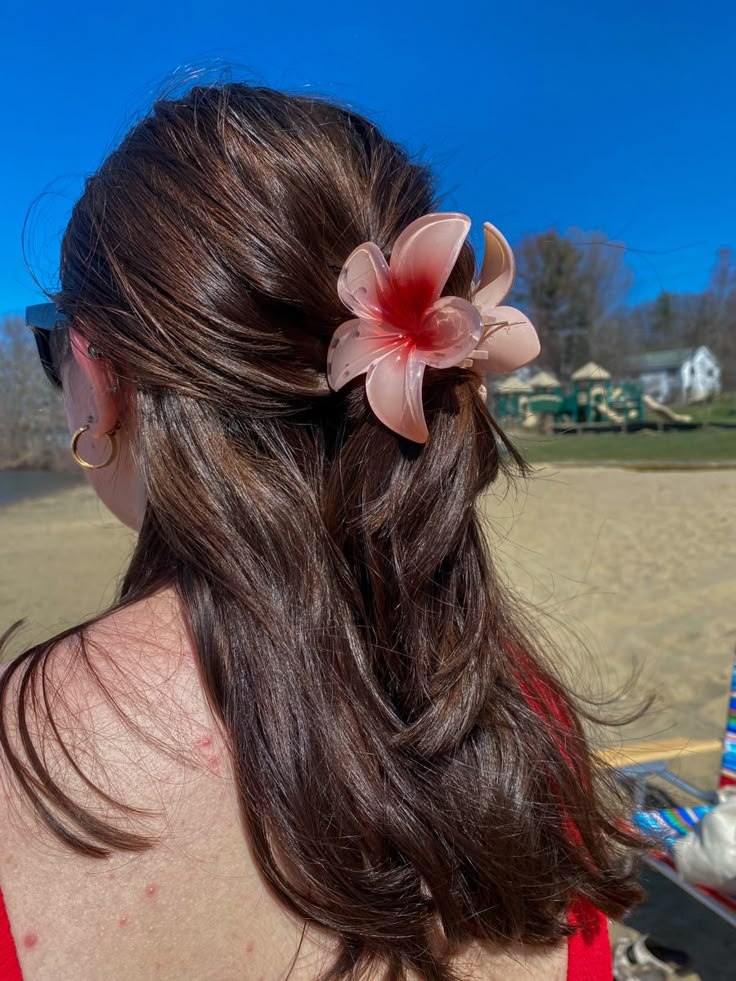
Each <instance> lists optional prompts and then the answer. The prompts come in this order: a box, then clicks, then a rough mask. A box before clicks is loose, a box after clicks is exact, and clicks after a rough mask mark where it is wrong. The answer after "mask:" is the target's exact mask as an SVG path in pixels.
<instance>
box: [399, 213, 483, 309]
mask: <svg viewBox="0 0 736 981" xmlns="http://www.w3.org/2000/svg"><path fill="white" fill-rule="evenodd" d="M469 231H470V218H468V217H467V215H461V214H456V213H454V212H449V213H447V214H432V215H424V216H423V217H422V218H418V219H417V220H416V221H413V222H412V223H411V224H410V225H408V226H407V227H406V228H405V229H404V231H403V232H402V233H401V235H399V237H398V238H397V239H396V244H395V245H394V248H393V252H392V253H391V283H392V285H393V286H395V287H397V288H398V289H399V290H400V291H401V292H406V291H407V290H411V292H412V293H415V294H417V295H418V296H420V297H421V301H422V303H421V306H422V307H424V308H426V307H428V306H429V305H430V304H431V303H434V301H435V300H437V299H439V297H440V296H441V295H442V290H443V289H444V288H445V283H446V282H447V279H448V277H449V275H450V273H451V272H452V270H453V268H454V266H455V263H456V262H457V257H458V255H459V254H460V249H461V248H462V247H463V242H464V241H465V239H466V238H467V236H468V232H469Z"/></svg>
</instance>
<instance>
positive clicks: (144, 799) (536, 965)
mask: <svg viewBox="0 0 736 981" xmlns="http://www.w3.org/2000/svg"><path fill="white" fill-rule="evenodd" d="M192 653H193V652H192V648H191V643H190V639H189V637H188V635H187V631H186V627H185V625H184V623H183V618H182V617H181V616H180V614H179V611H178V610H177V605H176V602H175V601H174V600H173V599H172V598H171V597H170V596H166V597H162V598H160V599H159V601H158V602H157V603H155V604H147V605H142V606H141V605H137V606H130V607H128V608H126V609H122V610H119V611H116V612H115V613H114V614H113V615H112V616H110V617H109V618H107V619H105V620H103V621H102V622H100V623H98V624H96V625H94V627H93V628H91V629H90V631H89V632H88V635H87V637H86V638H85V644H84V645H83V646H81V647H80V644H79V642H78V639H77V638H74V637H71V638H68V639H66V640H64V641H62V642H61V643H60V644H58V645H56V647H55V648H54V650H53V651H52V652H51V653H50V655H49V657H48V662H47V664H46V665H45V674H44V676H45V691H44V685H43V684H42V683H41V681H40V677H39V679H37V681H36V682H35V683H34V685H33V686H31V687H29V691H30V690H33V691H35V693H36V695H37V696H38V697H37V698H36V699H35V701H34V699H33V698H30V697H29V699H28V705H27V706H26V709H27V711H26V719H25V723H26V727H27V736H28V738H29V739H30V740H31V743H32V746H33V747H34V748H35V750H36V751H37V752H38V754H39V759H40V760H41V761H42V762H43V764H44V766H45V767H46V768H47V770H48V774H49V777H50V778H51V779H52V780H53V787H52V792H51V793H50V794H46V795H41V796H40V806H42V807H45V808H47V810H48V812H49V817H50V819H51V820H56V821H58V822H59V823H60V824H61V825H63V826H64V827H67V828H68V829H71V830H72V831H73V832H74V834H75V835H76V836H77V837H78V839H79V842H80V843H82V845H84V843H85V842H87V843H88V845H89V846H90V847H89V848H88V850H87V851H86V853H85V851H84V848H82V849H81V850H80V849H77V850H73V849H71V848H70V847H69V846H68V845H65V844H64V843H63V842H62V841H61V840H60V839H59V837H58V836H56V835H54V834H52V833H51V831H50V829H49V827H48V822H47V821H44V820H43V819H42V818H41V816H40V815H39V813H38V811H37V810H35V809H34V808H33V807H31V806H29V805H28V801H27V795H26V794H24V792H23V790H22V788H21V786H20V783H19V781H18V779H17V777H16V776H14V774H13V773H12V768H9V766H8V760H7V758H5V757H4V756H3V752H2V749H1V748H0V827H2V829H3V830H2V835H0V887H2V890H3V894H4V897H5V902H6V906H7V909H8V916H9V919H10V923H11V928H12V930H13V935H14V937H15V940H16V946H17V948H18V953H19V958H20V961H21V968H22V971H23V977H24V979H25V981H98V979H99V978H102V977H105V978H109V979H110V981H133V979H136V981H137V979H139V978H142V977H146V978H148V977H151V978H153V977H156V978H158V979H159V981H195V979H196V981H236V979H238V981H256V979H258V978H263V977H268V978H277V977H285V976H286V975H287V973H289V968H290V965H291V964H292V962H293V960H294V958H295V957H296V958H297V962H296V965H295V968H294V970H293V971H292V972H291V977H292V978H293V979H294V981H308V979H312V978H314V977H316V976H318V975H319V973H320V970H321V969H322V968H323V967H324V966H325V965H326V964H328V963H329V962H330V960H331V959H332V954H333V953H334V939H333V938H331V937H330V935H328V934H322V935H319V934H318V933H317V932H316V931H314V930H310V931H308V932H307V933H306V935H305V936H303V931H304V924H303V922H301V921H299V920H298V919H297V918H296V917H294V916H292V915H291V914H288V913H287V912H286V911H285V910H284V908H283V907H282V906H281V905H280V904H279V903H278V902H277V901H276V900H275V899H274V897H273V895H272V894H271V892H270V891H269V889H268V887H267V886H266V884H265V882H264V881H263V878H262V876H261V874H260V871H259V870H258V868H257V866H256V864H255V861H254V859H253V856H252V854H251V851H250V849H249V847H248V842H247V833H246V830H245V828H244V826H243V823H242V820H241V815H240V808H239V799H238V792H237V788H236V787H235V781H234V778H233V774H232V763H231V753H230V751H229V748H228V746H227V745H226V742H225V739H224V736H223V734H222V732H221V730H220V728H219V727H218V725H217V724H216V722H215V720H214V719H213V718H212V715H211V713H210V711H209V707H208V705H207V703H206V700H205V698H204V695H203V693H202V689H201V684H200V681H199V676H198V672H197V669H196V660H195V659H194V658H193V657H192ZM7 670H8V666H7V665H0V672H3V673H4V672H5V671H7ZM24 671H25V665H23V664H21V665H20V666H19V670H18V671H17V672H15V673H14V675H13V677H12V679H11V684H10V685H9V686H8V692H7V697H6V700H5V701H6V706H5V713H4V719H5V722H6V728H7V730H8V732H9V736H10V743H11V746H12V748H13V749H14V750H15V751H17V753H18V759H19V761H20V763H21V764H23V766H25V767H28V772H29V774H30V776H31V777H33V776H34V767H33V764H32V759H31V758H30V757H29V753H28V752H27V751H25V750H24V747H23V745H22V743H23V740H22V739H20V734H19V724H18V723H19V718H18V706H17V704H15V703H17V701H18V694H19V692H18V685H19V683H20V680H21V678H22V675H23V673H24ZM51 716H53V723H54V726H55V728H54V727H53V726H52V725H51V722H50V717H51ZM61 743H63V747H64V748H62V746H61ZM35 776H36V778H39V774H38V773H35ZM90 784H92V785H93V786H90ZM54 788H55V789H54ZM95 788H96V789H95ZM100 791H102V794H101V793H100ZM104 795H107V796H104ZM114 801H119V802H121V803H123V804H125V805H126V806H127V807H128V808H132V809H133V810H128V811H123V810H121V809H120V808H117V807H115V806H114ZM78 806H81V807H83V808H85V810H86V811H87V816H86V817H85V816H83V815H81V813H80V812H79V811H78V810H77V811H76V812H75V808H77V807H78ZM75 814H76V817H77V818H79V820H77V821H75V820H73V818H74V816H75ZM96 820H97V821H104V822H106V823H108V824H109V825H110V826H111V827H112V828H113V832H114V829H115V828H118V829H121V830H122V831H124V832H126V833H127V832H134V833H138V834H143V835H146V836H148V837H150V839H151V846H150V847H148V848H146V849H144V850H142V851H138V852H131V851H125V850H122V849H121V848H119V847H117V844H118V843H116V839H115V835H114V833H113V834H112V835H111V837H110V839H109V842H108V848H107V852H108V853H107V854H104V852H103V853H102V854H97V855H96V854H95V853H94V848H95V847H96V848H98V849H99V848H100V842H99V839H98V840H96V841H95V839H94V838H93V836H91V835H90V834H89V831H90V829H93V828H94V822H95V821H96ZM566 963H567V954H566V950H565V949H557V950H554V951H549V952H544V953H541V952H529V951H523V950H519V951H515V952H514V953H513V954H509V953H508V952H505V953H501V952H498V951H496V952H495V953H494V952H486V953H482V954H481V953H480V952H479V951H475V952H474V953H468V955H467V956H466V957H463V958H461V962H460V963H458V965H457V966H458V968H459V969H460V971H462V976H463V977H466V978H468V979H473V978H487V979H493V978H499V979H500V978H503V979H504V981H512V979H513V981H517V979H518V981H522V979H523V981H558V979H559V981H562V979H563V978H564V977H565V975H566Z"/></svg>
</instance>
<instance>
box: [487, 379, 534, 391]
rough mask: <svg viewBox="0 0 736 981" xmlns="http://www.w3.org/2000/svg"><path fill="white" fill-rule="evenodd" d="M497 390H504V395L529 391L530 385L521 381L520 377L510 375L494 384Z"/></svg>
mask: <svg viewBox="0 0 736 981" xmlns="http://www.w3.org/2000/svg"><path fill="white" fill-rule="evenodd" d="M494 388H495V390H496V391H497V392H504V393H505V394H506V395H508V394H509V393H513V392H531V391H532V387H531V385H528V384H526V383H525V382H523V381H521V379H519V378H516V377H515V376H514V375H510V376H509V377H508V378H504V380H503V381H502V382H499V384H498V385H495V386H494Z"/></svg>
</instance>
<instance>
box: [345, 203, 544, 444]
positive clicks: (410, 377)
mask: <svg viewBox="0 0 736 981" xmlns="http://www.w3.org/2000/svg"><path fill="white" fill-rule="evenodd" d="M483 227H484V231H485V255H484V258H483V267H482V269H481V274H480V280H479V282H478V285H477V287H476V289H475V292H474V294H473V300H472V303H471V302H469V301H468V300H464V299H462V298H461V297H459V296H442V295H441V294H442V290H443V289H444V287H445V283H446V282H447V280H448V278H449V276H450V273H451V272H452V270H453V268H454V266H455V263H456V261H457V257H458V255H459V254H460V250H461V248H462V246H463V242H464V241H465V239H466V238H467V235H468V232H469V231H470V219H469V218H468V217H467V216H466V215H460V214H454V213H448V214H431V215H424V217H422V218H419V219H417V220H416V221H413V222H412V223H411V224H410V225H409V226H407V228H405V229H404V231H403V232H402V233H401V234H400V235H399V237H398V239H397V240H396V244H395V245H394V248H393V252H392V253H391V262H390V264H389V263H388V262H386V259H385V258H384V255H383V253H382V252H381V250H380V249H379V248H378V246H377V245H376V244H375V242H365V243H364V244H363V245H359V246H358V248H357V249H355V250H354V251H353V252H351V254H350V255H349V256H348V258H347V260H346V262H345V265H344V266H343V267H342V271H341V273H340V277H339V279H338V283H337V291H338V294H339V296H340V299H341V300H342V302H343V303H344V304H345V306H346V307H347V308H348V310H350V311H351V313H353V314H354V319H352V320H347V321H345V323H343V324H341V325H340V326H339V327H338V328H337V330H336V331H335V333H334V336H333V338H332V341H331V343H330V347H329V351H328V354H327V380H328V382H329V385H330V388H332V389H333V391H338V390H339V389H341V388H342V387H343V385H347V383H348V382H349V381H352V379H353V378H357V377H358V375H362V374H363V373H366V382H365V387H366V393H367V396H368V402H369V403H370V406H371V408H372V409H373V411H374V412H375V414H376V415H377V416H378V418H379V419H380V420H381V422H382V423H384V425H386V426H388V427H389V428H390V429H393V430H394V432H397V433H399V434H400V435H401V436H405V437H406V438H407V439H411V440H414V441H415V442H417V443H425V442H426V441H427V438H428V436H429V433H428V430H427V424H426V422H425V419H424V408H423V405H422V380H423V377H424V369H425V366H426V365H430V366H431V367H433V368H450V367H453V366H461V367H465V368H469V367H473V366H474V364H475V362H476V361H482V362H483V366H482V369H481V370H485V371H491V372H497V373H501V374H503V373H507V372H511V371H515V370H516V369H517V368H521V367H523V365H525V364H528V363H529V362H530V361H533V360H534V359H535V358H536V357H537V355H538V354H539V350H540V348H539V338H538V337H537V332H536V331H535V329H534V327H533V326H532V324H531V322H530V321H529V320H528V318H527V317H525V316H524V314H522V313H520V312H519V311H518V310H514V309H513V308H512V307H504V306H500V303H501V301H502V300H503V299H504V298H505V297H506V295H507V294H508V292H509V290H510V289H511V285H512V283H513V281H514V274H515V265H514V256H513V253H512V251H511V248H510V246H509V244H508V242H507V241H506V239H505V238H504V237H503V235H502V234H501V233H500V232H499V231H498V229H497V228H494V226H493V225H491V224H490V222H486V224H485V225H484V226H483Z"/></svg>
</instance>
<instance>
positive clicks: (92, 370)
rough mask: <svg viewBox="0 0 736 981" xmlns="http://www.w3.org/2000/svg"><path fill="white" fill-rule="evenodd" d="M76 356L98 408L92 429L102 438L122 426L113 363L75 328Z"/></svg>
mask: <svg viewBox="0 0 736 981" xmlns="http://www.w3.org/2000/svg"><path fill="white" fill-rule="evenodd" d="M69 341H70V344H71V349H72V355H73V357H74V360H75V362H76V364H77V366H78V368H79V370H80V371H81V372H82V375H83V377H84V378H85V380H86V381H87V383H88V384H89V386H90V389H91V395H92V400H93V402H94V407H95V410H96V411H95V421H94V423H93V424H92V425H91V427H90V430H91V432H92V434H93V435H95V436H101V435H103V434H105V433H108V432H110V431H111V430H112V429H113V428H114V427H115V425H116V424H117V423H118V417H119V412H118V405H117V400H116V398H115V392H116V391H117V386H116V385H115V378H114V375H113V372H112V368H111V366H110V362H109V361H108V360H107V359H106V358H105V357H104V356H101V355H100V354H99V352H97V351H96V350H95V348H94V347H93V346H92V345H91V344H90V343H89V341H87V340H86V339H85V338H84V337H82V335H81V334H80V333H79V332H78V331H77V330H75V329H74V328H73V327H72V328H70V331H69Z"/></svg>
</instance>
